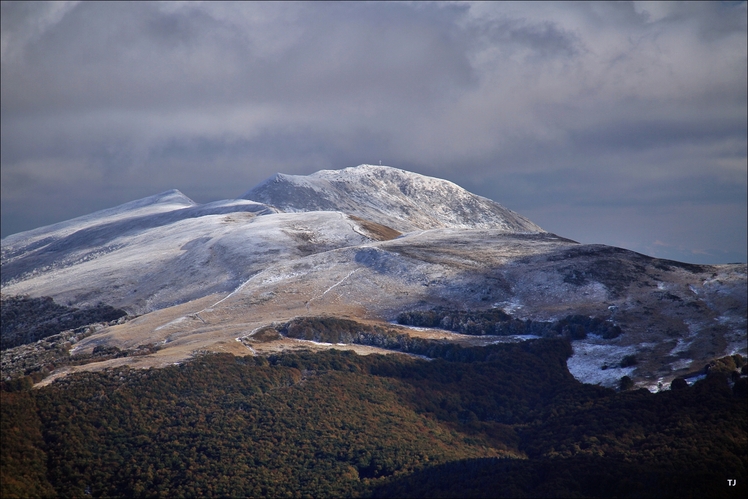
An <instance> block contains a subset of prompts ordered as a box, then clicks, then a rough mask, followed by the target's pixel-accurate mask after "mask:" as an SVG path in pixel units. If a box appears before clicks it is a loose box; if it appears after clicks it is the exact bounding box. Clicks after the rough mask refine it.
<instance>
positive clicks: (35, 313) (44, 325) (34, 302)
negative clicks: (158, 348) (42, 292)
mask: <svg viewBox="0 0 748 499" xmlns="http://www.w3.org/2000/svg"><path fill="white" fill-rule="evenodd" d="M126 315H127V312H125V311H124V310H120V309H116V308H113V307H111V306H110V305H105V304H103V303H100V304H98V305H96V306H95V307H90V308H84V309H78V308H71V307H66V306H63V305H58V304H57V303H55V302H54V300H52V298H50V297H48V296H44V297H41V298H30V297H28V296H5V295H3V296H2V301H0V319H2V326H1V329H0V350H5V349H8V348H13V347H16V346H19V345H25V344H28V343H33V342H35V341H38V340H41V339H43V338H47V337H49V336H52V335H55V334H58V333H60V332H62V331H65V330H68V329H75V328H78V327H81V326H85V325H87V324H93V323H95V322H110V321H114V320H117V319H119V318H120V317H123V316H126Z"/></svg>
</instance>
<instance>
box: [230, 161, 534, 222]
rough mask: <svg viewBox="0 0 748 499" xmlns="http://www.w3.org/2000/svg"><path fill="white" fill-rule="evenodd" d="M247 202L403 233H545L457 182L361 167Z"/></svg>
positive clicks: (284, 178) (281, 183) (271, 184)
mask: <svg viewBox="0 0 748 499" xmlns="http://www.w3.org/2000/svg"><path fill="white" fill-rule="evenodd" d="M242 197H243V198H245V199H250V200H253V201H257V202H259V203H264V204H267V205H270V206H273V207H275V208H277V209H279V210H281V211H291V212H298V211H303V212H308V211H341V212H344V213H349V214H351V215H355V216H358V217H361V218H364V219H367V220H372V221H374V222H377V223H380V224H382V225H386V226H389V227H392V228H394V229H396V230H398V231H400V232H412V231H414V230H427V229H442V228H455V229H497V230H502V231H504V232H511V233H521V232H528V233H529V232H532V233H535V232H544V231H543V229H541V228H540V227H538V226H537V225H535V224H534V223H532V222H531V221H529V220H527V219H526V218H525V217H523V216H521V215H519V214H517V213H515V212H513V211H511V210H508V209H506V208H504V207H503V206H501V205H500V204H498V203H496V202H494V201H491V200H490V199H486V198H484V197H481V196H476V195H475V194H472V193H470V192H468V191H466V190H465V189H463V188H462V187H459V186H458V185H455V184H453V183H452V182H449V181H446V180H441V179H437V178H432V177H426V176H424V175H418V174H416V173H412V172H408V171H405V170H399V169H397V168H391V167H388V166H374V165H360V166H356V167H351V168H344V169H342V170H322V171H318V172H316V173H313V174H311V175H308V176H300V175H283V174H280V173H279V174H276V175H274V176H272V177H270V178H269V179H267V180H266V181H264V182H262V183H261V184H260V185H258V186H256V187H254V188H253V189H250V190H249V191H248V192H247V193H245V194H244V196H242Z"/></svg>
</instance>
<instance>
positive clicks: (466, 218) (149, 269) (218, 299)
mask: <svg viewBox="0 0 748 499" xmlns="http://www.w3.org/2000/svg"><path fill="white" fill-rule="evenodd" d="M746 274H747V268H746V265H744V264H743V265H691V264H686V263H681V262H673V261H667V260H661V259H656V258H651V257H648V256H646V255H641V254H638V253H635V252H631V251H627V250H624V249H621V248H614V247H609V246H605V245H586V244H579V243H577V242H575V241H571V240H569V239H565V238H563V237H560V236H557V235H555V234H551V233H548V232H546V231H544V230H542V229H541V228H540V227H538V226H537V225H535V224H533V223H532V222H530V221H529V220H527V219H525V218H524V217H522V216H520V215H518V214H516V213H514V212H512V211H511V210H508V209H506V208H504V207H503V206H501V205H500V204H498V203H495V202H494V201H491V200H488V199H485V198H482V197H480V196H476V195H474V194H471V193H469V192H467V191H465V190H464V189H462V188H460V187H458V186H456V185H455V184H453V183H451V182H447V181H444V180H440V179H435V178H430V177H425V176H422V175H418V174H415V173H410V172H406V171H403V170H399V169H395V168H390V167H383V166H371V165H361V166H358V167H354V168H345V169H343V170H336V171H320V172H317V173H314V174H312V175H309V176H291V175H282V174H278V175H276V176H274V177H271V178H270V179H268V180H266V181H265V182H263V183H261V184H260V185H258V186H256V187H254V188H253V189H251V190H249V191H248V192H247V193H246V194H245V195H244V196H243V199H235V200H224V201H217V202H214V203H208V204H205V205H199V204H196V203H194V202H193V201H191V200H190V199H189V198H187V197H186V196H184V195H183V194H181V193H180V192H179V191H168V192H166V193H162V194H159V195H157V196H152V197H150V198H145V199H143V200H140V201H134V202H132V203H127V204H125V205H122V206H120V207H116V208H112V209H110V210H103V211H101V212H97V213H94V214H91V215H88V216H85V217H80V218H77V219H74V220H70V221H67V222H63V223H60V224H55V225H52V226H49V227H44V228H40V229H36V230H33V231H29V232H25V233H21V234H15V235H12V236H9V237H7V238H4V239H3V240H2V267H1V275H2V292H3V294H4V295H29V296H31V297H41V296H49V297H52V298H53V299H54V300H55V301H57V302H58V303H60V304H61V305H65V306H68V307H79V308H86V307H93V306H96V305H98V304H99V303H100V302H103V303H104V304H106V305H109V306H112V307H116V308H118V309H124V310H126V311H127V312H129V313H130V314H131V316H133V317H132V318H131V320H129V321H126V322H125V323H120V324H111V325H104V326H101V327H99V328H96V329H95V331H93V333H94V334H90V335H88V336H87V337H83V336H82V335H80V334H78V333H75V335H73V336H75V338H74V340H75V341H74V343H75V345H74V346H73V344H72V343H71V341H73V340H72V339H71V338H73V336H71V335H72V334H73V333H66V335H65V336H64V338H62V337H61V339H59V340H55V341H59V342H60V343H59V344H57V343H56V344H55V345H57V346H55V348H57V347H59V348H60V349H61V351H65V352H68V350H69V352H70V359H72V360H75V359H78V360H75V363H78V364H82V365H78V366H72V365H70V364H71V363H73V362H71V361H66V360H65V358H66V357H65V358H62V360H58V361H57V362H58V364H60V365H61V367H60V368H59V369H58V370H57V371H55V372H54V373H53V376H52V377H50V378H48V379H47V382H49V381H50V380H52V379H54V378H55V377H59V376H64V375H65V374H67V373H69V372H73V371H76V370H101V369H105V368H108V367H113V366H122V365H130V366H134V367H153V366H166V365H170V364H173V363H175V362H183V361H184V360H185V359H188V358H190V357H192V356H194V355H196V354H197V353H199V352H206V351H213V352H228V353H233V354H235V355H247V354H253V355H257V354H259V355H268V354H271V353H273V352H278V351H281V350H288V349H291V350H294V349H305V348H311V349H329V348H332V347H333V345H334V344H338V343H340V344H341V345H335V348H347V349H352V350H354V351H357V352H359V353H371V352H389V351H392V350H393V349H394V350H399V351H401V352H406V353H411V354H418V355H425V353H424V352H427V353H428V352H431V351H434V349H433V348H432V347H431V346H428V345H431V343H429V342H437V343H439V342H441V343H439V344H442V343H444V344H454V345H463V346H466V347H470V346H480V345H484V346H485V345H490V344H493V343H496V342H507V341H509V342H514V341H524V340H526V339H527V338H537V337H541V336H542V337H554V336H563V337H565V338H567V339H569V340H570V341H572V346H573V349H574V354H573V355H572V356H571V358H570V359H569V360H568V368H569V370H570V371H571V373H572V374H573V375H574V376H575V377H577V379H579V380H582V381H585V382H590V383H600V384H602V385H604V386H609V387H617V386H618V384H619V382H620V380H621V378H623V377H624V376H628V377H630V378H631V379H633V380H634V381H635V382H636V383H637V384H638V385H639V386H643V387H648V388H651V389H653V390H656V389H658V386H660V385H662V386H667V385H668V384H669V383H670V381H671V380H672V379H674V378H676V377H679V376H684V375H688V374H689V373H692V372H695V371H697V370H701V369H702V367H703V366H704V365H705V364H706V363H708V362H710V361H712V360H713V359H715V358H718V357H721V356H724V355H730V354H734V353H743V354H745V353H746V323H747V320H746V311H747V309H748V305H747V302H748V297H747V296H746V282H747V278H746ZM134 316H137V317H134ZM299 318H336V320H343V321H349V322H345V323H344V324H347V326H345V328H348V329H350V328H353V329H355V331H352V332H351V331H349V332H348V333H345V334H343V333H341V332H340V327H343V326H339V325H338V326H334V327H332V326H331V327H332V329H331V330H330V331H333V330H335V331H337V332H329V331H328V333H329V334H328V333H324V334H322V333H321V332H320V331H321V330H319V327H317V326H315V327H317V333H314V332H310V333H309V334H307V333H304V334H301V333H299V335H296V336H293V335H290V336H289V333H288V331H291V330H293V328H294V327H295V326H293V324H296V323H295V322H293V321H296V320H298V319H299ZM310 320H311V319H310ZM315 320H317V319H315ZM320 320H321V319H320ZM350 321H352V322H350ZM120 322H122V321H120ZM395 322H400V323H401V325H399V326H398V325H394V324H393V323H395ZM315 324H316V323H315ZM336 324H337V323H336ZM351 324H354V325H351ZM355 324H358V325H355ZM421 326H428V327H427V328H426V329H424V328H423V327H421ZM325 327H327V326H325ZM369 328H379V329H376V331H377V332H376V333H374V332H371V331H374V330H370V329H369ZM312 329H314V328H312ZM310 331H311V330H310ZM465 333H471V334H465ZM86 334H88V333H86ZM322 336H324V337H325V338H328V339H330V338H333V339H334V341H332V340H330V341H328V340H323V339H321V338H322ZM261 339H262V341H260V340H261ZM310 340H311V341H310ZM50 341H51V340H50ZM424 342H426V343H424ZM50 344H51V343H50ZM64 345H67V346H64ZM432 346H433V345H432ZM16 348H18V349H24V348H26V350H23V351H24V352H27V353H20V352H21V350H18V351H15V350H14V353H13V354H12V355H11V354H10V353H7V352H3V355H4V357H3V359H4V360H3V362H4V364H3V365H4V372H5V370H6V368H5V366H6V360H5V359H6V358H7V359H11V358H13V359H22V358H26V357H24V356H33V355H39V350H38V349H36V350H35V349H34V348H32V347H30V346H20V347H16ZM50 348H51V347H50ZM113 349H116V351H117V352H125V353H124V354H122V355H119V354H117V355H113V356H110V357H108V358H101V356H100V355H99V356H98V357H96V356H95V357H90V356H91V355H93V354H94V353H96V352H99V353H100V352H102V351H112V352H114V351H115V350H113ZM128 352H129V353H128ZM135 353H137V355H135ZM45 355H46V354H45ZM64 355H68V354H67V353H65V354H64ZM86 356H89V357H86ZM427 356H428V355H427ZM63 357H64V356H63ZM45 358H46V357H45ZM84 358H86V359H88V360H87V361H85V363H84V362H83V360H80V359H84ZM7 362H8V364H7V365H8V366H11V364H12V362H16V361H11V360H8V361H7ZM18 362H20V361H18ZM18 362H16V364H12V365H16V366H18V365H21V364H19V363H18ZM29 362H31V361H29ZM65 362H67V363H68V365H65V366H62V364H64V363H65ZM24 365H25V364H24ZM8 369H11V367H8ZM24 369H25V368H24Z"/></svg>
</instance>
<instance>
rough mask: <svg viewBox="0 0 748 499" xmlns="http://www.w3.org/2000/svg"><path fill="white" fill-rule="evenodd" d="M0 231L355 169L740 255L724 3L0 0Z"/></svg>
mask: <svg viewBox="0 0 748 499" xmlns="http://www.w3.org/2000/svg"><path fill="white" fill-rule="evenodd" d="M1 14H2V15H1V19H2V86H1V92H2V131H1V133H0V135H1V140H2V143H1V144H0V146H1V150H0V153H1V156H2V158H1V167H2V168H1V169H2V210H1V211H2V236H3V237H4V236H7V235H9V234H12V233H15V232H19V231H23V230H29V229H32V228H35V227H39V226H42V225H47V224H51V223H54V222H58V221H62V220H66V219H69V218H72V217H75V216H79V215H84V214H87V213H90V212H93V211H95V210H98V209H102V208H106V207H110V206H114V205H117V204H120V203H124V202H127V201H131V200H134V199H137V198H141V197H145V196H149V195H152V194H156V193H158V192H161V191H164V190H167V189H171V188H177V189H179V190H181V191H182V192H183V193H184V194H186V195H187V196H189V197H190V198H192V199H194V200H195V201H197V202H201V203H202V202H208V201H214V200H218V199H226V198H235V197H239V196H241V195H242V194H243V193H244V192H245V191H247V190H248V189H249V188H251V187H252V186H254V185H255V184H257V183H258V182H260V181H262V180H263V179H265V178H266V177H268V176H270V175H271V174H273V173H275V172H283V173H290V174H309V173H313V172H315V171H317V170H320V169H338V168H344V167H347V166H355V165H358V164H362V163H371V164H378V163H379V161H381V162H382V164H383V165H390V166H394V167H398V168H403V169H406V170H411V171H415V172H418V173H423V174H426V175H431V176H436V177H441V178H446V179H448V180H451V181H453V182H455V183H457V184H459V185H461V186H463V187H465V188H467V189H468V190H470V191H472V192H475V193H477V194H480V195H482V196H486V197H488V198H491V199H494V200H496V201H498V202H500V203H502V204H503V205H505V206H507V207H508V208H511V209H513V210H515V211H517V212H519V213H521V214H523V215H525V216H527V217H528V218H530V219H531V220H532V221H534V222H535V223H537V224H538V225H540V226H541V227H543V228H544V229H546V230H548V231H551V232H555V233H557V234H559V235H563V236H566V237H569V238H572V239H575V240H577V241H580V242H585V243H604V244H610V245H615V246H621V247H624V248H629V249H632V250H635V251H639V252H642V253H646V254H649V255H653V256H658V257H663V258H671V259H676V260H682V261H688V262H695V263H727V262H737V261H741V262H745V261H746V239H747V234H746V226H747V225H748V222H747V220H746V204H747V201H746V199H747V177H748V173H747V172H748V162H747V160H746V156H747V154H746V153H747V147H748V146H747V142H748V141H747V137H746V136H747V134H748V131H747V126H746V122H747V121H748V116H747V114H748V112H747V109H748V105H747V99H746V85H747V82H746V72H747V71H748V69H747V63H746V61H747V57H748V56H747V51H746V45H747V44H748V42H747V41H746V40H747V39H748V37H747V34H746V3H745V2H737V3H735V2H724V3H721V2H705V3H691V2H686V3H670V2H666V3H649V2H633V3H629V2H616V3H597V2H582V3H541V2H531V3H504V2H498V3H491V2H489V3H474V4H473V3H469V2H465V3H462V2H460V3H425V2H415V3H392V2H374V3H359V2H355V3H343V2H332V3H327V4H325V3H317V2H315V3H288V2H280V3H266V4H265V3H257V2H250V3H233V2H232V3H224V4H222V3H218V2H206V3H198V2H186V3H172V2H168V3H163V4H160V3H137V2H126V3H115V2H103V3H92V2H83V3H78V4H76V3H75V2H70V3H50V4H46V3H31V2H20V3H5V2H3V3H2V13H1Z"/></svg>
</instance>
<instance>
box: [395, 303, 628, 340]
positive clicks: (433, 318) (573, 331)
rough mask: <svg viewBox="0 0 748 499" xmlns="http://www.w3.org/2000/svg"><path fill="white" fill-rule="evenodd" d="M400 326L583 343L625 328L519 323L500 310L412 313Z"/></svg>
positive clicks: (592, 322)
mask: <svg viewBox="0 0 748 499" xmlns="http://www.w3.org/2000/svg"><path fill="white" fill-rule="evenodd" d="M397 322H398V324H402V325H405V326H416V327H429V328H440V329H446V330H448V331H454V332H456V333H461V334H471V335H497V336H508V335H514V334H522V335H535V336H565V337H567V338H569V339H572V340H581V339H584V338H586V337H587V335H588V334H596V335H599V336H602V337H603V338H605V339H612V338H616V337H618V336H620V335H621V332H622V331H621V328H620V327H619V326H616V325H613V324H612V323H610V322H608V321H606V320H604V319H600V318H598V317H587V316H584V315H568V316H566V317H565V318H563V319H561V320H559V321H555V322H543V321H533V320H530V319H526V320H522V319H516V318H513V317H512V316H510V315H508V314H507V313H505V312H503V311H502V310H499V309H491V310H483V311H463V310H447V309H443V308H436V309H433V310H412V311H409V312H402V313H401V314H399V315H398V316H397Z"/></svg>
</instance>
